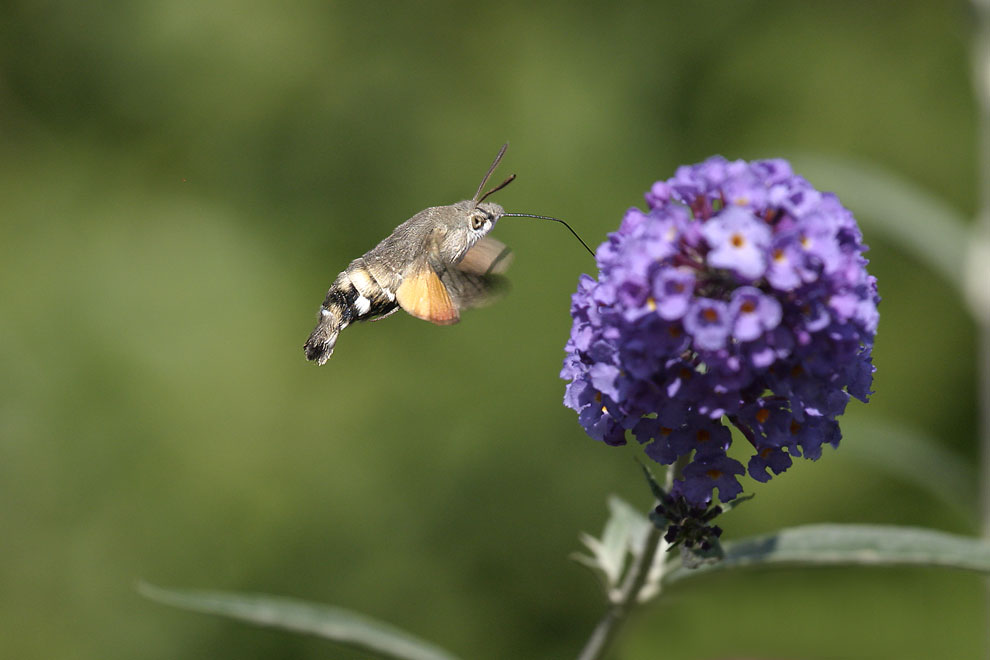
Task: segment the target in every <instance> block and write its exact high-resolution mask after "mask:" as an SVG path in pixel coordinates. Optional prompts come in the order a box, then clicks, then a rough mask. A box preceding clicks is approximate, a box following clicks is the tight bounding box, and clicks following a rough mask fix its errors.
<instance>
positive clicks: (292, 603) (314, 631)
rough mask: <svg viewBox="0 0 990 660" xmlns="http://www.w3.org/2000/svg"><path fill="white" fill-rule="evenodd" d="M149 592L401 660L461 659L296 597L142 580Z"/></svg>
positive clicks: (142, 588)
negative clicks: (165, 585) (174, 586)
mask: <svg viewBox="0 0 990 660" xmlns="http://www.w3.org/2000/svg"><path fill="white" fill-rule="evenodd" d="M137 590H138V592H139V593H141V594H142V595H143V596H145V597H147V598H150V599H151V600H154V601H157V602H159V603H164V604H165V605H171V606H173V607H178V608H180V609H184V610H192V611H194V612H205V613H208V614H217V615H220V616H226V617H230V618H232V619H238V620H240V621H244V622H247V623H252V624H255V625H259V626H268V627H272V628H281V629H283V630H290V631H292V632H300V633H305V634H308V635H315V636H317V637H323V638H325V639H330V640H333V641H335V642H339V643H341V644H346V645H347V646H351V647H353V648H356V649H360V650H363V651H367V652H369V653H373V654H375V655H378V656H381V657H383V658H394V659H395V660H456V658H455V656H453V655H450V654H449V653H447V652H446V651H443V650H441V649H439V648H437V647H436V646H433V645H432V644H430V643H428V642H424V641H422V640H420V639H417V638H415V637H413V636H412V635H409V634H408V633H405V632H403V631H401V630H399V629H397V628H393V627H392V626H390V625H388V624H385V623H381V622H379V621H375V620H373V619H369V618H367V617H364V616H362V615H360V614H356V613H354V612H350V611H348V610H344V609H340V608H337V607H330V606H327V605H321V604H319V603H309V602H306V601H301V600H294V599H290V598H281V597H276V596H266V595H257V594H241V593H230V592H218V591H194V590H184V589H183V590H177V589H163V588H161V587H156V586H154V585H151V584H148V583H146V582H140V583H138V585H137Z"/></svg>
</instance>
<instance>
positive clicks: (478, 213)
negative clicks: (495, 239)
mask: <svg viewBox="0 0 990 660" xmlns="http://www.w3.org/2000/svg"><path fill="white" fill-rule="evenodd" d="M504 213H505V209H503V208H502V207H501V206H499V205H498V204H495V203H493V202H482V203H480V204H473V205H472V208H470V210H469V211H468V214H467V221H466V223H465V224H466V229H467V231H468V233H469V234H470V235H474V236H476V237H477V238H481V237H482V236H484V235H485V234H487V233H488V232H490V231H491V230H492V227H494V226H495V223H496V222H497V221H498V219H499V218H500V217H501V216H502V214H504ZM476 240H477V239H476Z"/></svg>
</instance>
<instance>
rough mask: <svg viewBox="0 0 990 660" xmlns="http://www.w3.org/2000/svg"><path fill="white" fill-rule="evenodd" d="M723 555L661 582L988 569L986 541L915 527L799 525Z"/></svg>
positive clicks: (733, 545)
mask: <svg viewBox="0 0 990 660" xmlns="http://www.w3.org/2000/svg"><path fill="white" fill-rule="evenodd" d="M723 548H724V549H725V559H723V560H722V561H720V562H718V563H717V564H712V565H705V566H702V567H700V568H697V569H693V570H692V569H687V568H684V567H683V566H677V567H676V568H675V569H673V570H671V571H670V572H669V573H667V575H666V576H665V578H664V583H665V584H669V583H672V582H677V581H678V580H682V579H684V578H687V577H691V576H695V575H704V574H707V573H711V572H713V571H721V570H727V569H732V568H749V567H764V566H765V567H770V566H941V567H944V568H956V569H962V570H970V571H979V572H983V573H990V543H987V542H984V541H981V540H979V539H976V538H972V537H968V536H957V535H955V534H947V533H945V532H938V531H935V530H931V529H924V528H919V527H896V526H890V525H804V526H801V527H791V528H788V529H783V530H781V531H779V532H778V533H776V534H769V535H766V536H754V537H752V538H748V539H741V540H739V541H733V542H726V543H724V544H723Z"/></svg>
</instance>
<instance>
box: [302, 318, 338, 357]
mask: <svg viewBox="0 0 990 660" xmlns="http://www.w3.org/2000/svg"><path fill="white" fill-rule="evenodd" d="M335 317H336V315H335V314H333V313H331V314H321V315H320V322H319V323H317V324H316V327H315V328H314V329H313V332H312V334H311V335H310V336H309V339H307V340H306V343H305V344H303V350H305V351H306V359H307V360H310V361H314V360H315V361H316V363H317V364H319V365H323V364H326V361H327V360H329V359H330V356H331V355H333V347H334V345H335V344H336V343H337V335H338V334H340V327H339V325H338V323H337V322H336V319H335Z"/></svg>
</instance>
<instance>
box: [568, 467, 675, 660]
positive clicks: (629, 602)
mask: <svg viewBox="0 0 990 660" xmlns="http://www.w3.org/2000/svg"><path fill="white" fill-rule="evenodd" d="M685 464H686V462H685V461H684V457H682V458H680V459H678V460H677V462H676V463H674V464H673V465H671V466H670V467H669V468H668V469H667V478H666V479H665V482H664V489H665V490H667V491H669V490H670V487H671V486H672V485H673V483H674V478H675V477H676V476H677V475H679V474H680V473H681V470H682V469H684V466H685ZM649 529H650V531H649V532H648V534H647V536H646V540H645V541H644V542H643V550H642V552H641V553H640V554H639V556H638V557H636V558H635V562H634V563H633V565H632V566H630V567H629V570H628V572H627V573H626V576H625V578H623V580H622V588H621V589H620V590H619V595H618V597H614V598H611V599H610V600H611V602H610V603H609V607H608V610H606V611H605V615H604V616H603V617H602V618H601V620H600V621H599V622H598V625H596V626H595V629H594V630H593V631H592V632H591V637H589V638H588V641H587V643H586V644H585V645H584V648H583V649H581V654H580V655H579V656H578V660H600V659H601V658H603V657H605V653H606V651H608V649H609V647H610V646H611V645H612V642H614V641H615V638H616V636H617V635H618V633H619V630H620V629H621V628H622V625H623V624H624V623H625V622H626V619H628V617H629V614H630V613H631V612H632V611H633V610H634V609H636V606H637V605H639V604H640V602H641V601H640V593H641V592H642V590H643V585H645V584H646V580H647V578H650V581H651V584H655V585H656V591H655V592H652V593H651V594H650V598H655V597H656V596H658V595H659V594H660V588H661V587H660V585H661V583H662V579H663V574H664V572H665V571H666V568H667V557H668V553H667V547H668V545H667V542H666V541H664V540H663V533H664V530H662V529H660V528H659V527H657V526H656V525H653V524H650V528H649ZM658 553H659V559H658V558H657V554H658Z"/></svg>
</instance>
